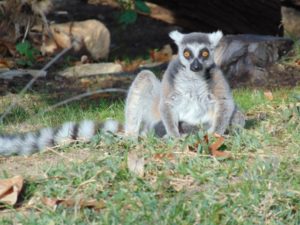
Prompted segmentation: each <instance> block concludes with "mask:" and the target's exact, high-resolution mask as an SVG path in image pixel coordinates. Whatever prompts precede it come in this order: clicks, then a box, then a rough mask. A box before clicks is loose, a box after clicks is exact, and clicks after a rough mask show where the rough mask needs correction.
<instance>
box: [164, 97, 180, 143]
mask: <svg viewBox="0 0 300 225" xmlns="http://www.w3.org/2000/svg"><path fill="white" fill-rule="evenodd" d="M160 113H161V119H162V121H163V124H164V126H165V128H166V131H167V135H168V136H170V137H180V133H179V121H178V115H177V113H176V112H175V110H174V107H173V99H170V98H163V99H162V100H161V103H160Z"/></svg>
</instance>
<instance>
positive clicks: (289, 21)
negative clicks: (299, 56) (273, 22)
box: [281, 7, 300, 38]
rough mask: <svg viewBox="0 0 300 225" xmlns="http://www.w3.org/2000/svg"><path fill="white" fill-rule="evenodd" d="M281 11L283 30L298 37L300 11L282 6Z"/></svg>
mask: <svg viewBox="0 0 300 225" xmlns="http://www.w3.org/2000/svg"><path fill="white" fill-rule="evenodd" d="M281 12H282V24H283V26H284V30H285V32H286V33H287V34H288V35H291V36H293V37H298V38H300V11H299V10H296V9H293V8H288V7H282V8H281Z"/></svg>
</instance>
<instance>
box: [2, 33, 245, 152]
mask: <svg viewBox="0 0 300 225" xmlns="http://www.w3.org/2000/svg"><path fill="white" fill-rule="evenodd" d="M222 36H223V34H222V33H221V32H220V31H218V32H214V33H211V34H206V33H190V34H181V33H179V32H178V31H173V32H171V33H170V37H171V38H172V39H173V40H174V41H175V43H176V44H177V46H178V57H176V58H175V59H173V60H172V61H171V62H170V64H169V66H168V69H167V70H166V72H165V74H164V76H163V79H162V82H160V81H159V80H158V79H157V78H156V77H155V75H154V74H153V73H152V72H151V71H148V70H144V71H141V72H140V73H139V74H138V75H137V77H136V79H135V80H134V81H133V83H132V85H131V86H130V88H129V92H128V96H127V99H126V105H125V135H127V136H133V137H136V136H139V135H142V134H146V133H148V132H151V131H154V132H155V134H156V135H158V136H160V137H162V136H165V135H167V136H171V137H179V136H180V135H181V134H183V133H190V132H193V131H195V130H197V129H199V125H202V126H203V127H204V128H206V129H207V131H208V132H210V133H213V132H216V133H218V134H221V135H222V134H224V132H225V130H226V129H227V128H228V126H229V125H231V124H232V125H238V126H241V127H242V126H244V123H245V119H244V115H243V114H242V113H241V112H240V111H239V110H238V109H237V107H236V105H235V103H234V101H233V97H232V94H231V90H230V88H229V85H228V83H227V81H226V80H225V78H224V76H223V74H222V72H221V70H220V69H219V68H218V67H217V66H216V65H215V63H214V49H215V48H216V46H217V44H218V43H219V41H220V39H221V38H222ZM122 129H123V128H122V125H121V124H119V123H118V122H117V121H114V120H108V121H106V122H103V123H101V124H97V123H95V122H93V121H82V122H80V123H73V122H68V123H65V124H63V125H62V126H61V127H58V128H44V129H41V130H40V131H37V132H29V133H25V134H19V135H2V136H1V135H0V155H12V154H20V155H29V154H32V153H34V152H36V151H41V150H43V149H45V148H46V147H49V146H53V145H56V144H60V143H63V142H64V141H66V140H70V139H71V140H72V139H73V140H76V139H82V140H90V139H91V137H93V136H94V135H95V133H96V132H98V131H99V130H102V131H110V132H113V133H115V132H117V131H120V130H122Z"/></svg>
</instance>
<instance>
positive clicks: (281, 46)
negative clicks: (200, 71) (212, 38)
mask: <svg viewBox="0 0 300 225" xmlns="http://www.w3.org/2000/svg"><path fill="white" fill-rule="evenodd" d="M292 45H293V41H292V40H291V39H289V38H281V37H274V36H262V35H227V36H225V37H224V38H223V39H222V40H221V41H220V44H219V47H218V48H217V49H216V51H215V61H216V64H217V65H218V66H220V67H221V69H222V70H223V72H224V73H225V75H226V77H227V79H228V80H229V82H230V84H231V85H232V86H240V85H241V84H243V85H244V86H252V85H265V84H266V82H267V77H270V76H269V75H270V74H269V73H270V71H269V68H270V66H272V65H273V64H274V63H275V62H277V61H278V59H280V57H282V56H283V55H285V54H286V53H287V52H288V51H290V50H291V48H292Z"/></svg>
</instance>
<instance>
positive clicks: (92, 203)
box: [42, 197, 105, 210]
mask: <svg viewBox="0 0 300 225" xmlns="http://www.w3.org/2000/svg"><path fill="white" fill-rule="evenodd" d="M42 203H43V204H45V205H46V206H48V207H51V208H54V209H55V208H56V207H57V206H58V205H62V206H64V207H75V206H77V207H79V208H93V209H96V210H97V209H103V208H105V202H104V201H103V200H95V199H92V200H85V199H80V200H79V201H76V200H74V199H56V198H47V197H45V198H42Z"/></svg>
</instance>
